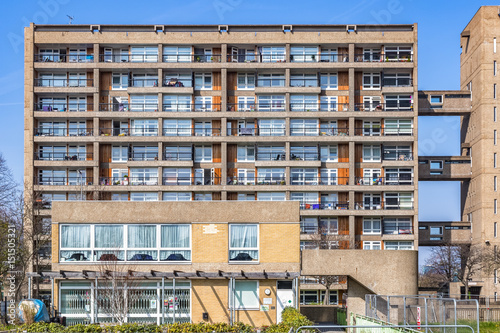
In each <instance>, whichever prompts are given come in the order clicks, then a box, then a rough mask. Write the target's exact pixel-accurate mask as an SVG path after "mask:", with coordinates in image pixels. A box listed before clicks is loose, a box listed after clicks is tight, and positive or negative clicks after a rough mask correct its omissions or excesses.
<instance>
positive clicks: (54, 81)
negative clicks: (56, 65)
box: [37, 73, 67, 87]
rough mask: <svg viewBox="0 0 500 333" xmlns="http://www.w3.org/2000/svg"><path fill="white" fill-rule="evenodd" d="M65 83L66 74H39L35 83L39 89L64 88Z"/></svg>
mask: <svg viewBox="0 0 500 333" xmlns="http://www.w3.org/2000/svg"><path fill="white" fill-rule="evenodd" d="M66 82H67V81H66V73H62V74H56V73H40V75H39V77H38V81H37V83H38V86H40V87H65V86H66Z"/></svg>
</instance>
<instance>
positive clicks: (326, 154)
mask: <svg viewBox="0 0 500 333" xmlns="http://www.w3.org/2000/svg"><path fill="white" fill-rule="evenodd" d="M320 156H321V161H322V162H338V160H339V159H338V147H337V145H334V146H320Z"/></svg>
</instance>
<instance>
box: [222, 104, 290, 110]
mask: <svg viewBox="0 0 500 333" xmlns="http://www.w3.org/2000/svg"><path fill="white" fill-rule="evenodd" d="M227 111H230V112H284V111H286V109H285V102H284V101H283V102H266V103H264V102H262V103H250V102H248V103H227Z"/></svg>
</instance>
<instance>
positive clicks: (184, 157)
mask: <svg viewBox="0 0 500 333" xmlns="http://www.w3.org/2000/svg"><path fill="white" fill-rule="evenodd" d="M163 160H164V161H192V160H193V153H191V152H164V153H163Z"/></svg>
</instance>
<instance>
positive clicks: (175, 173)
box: [163, 168, 191, 185]
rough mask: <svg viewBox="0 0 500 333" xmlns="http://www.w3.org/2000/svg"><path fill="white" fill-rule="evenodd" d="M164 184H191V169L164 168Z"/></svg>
mask: <svg viewBox="0 0 500 333" xmlns="http://www.w3.org/2000/svg"><path fill="white" fill-rule="evenodd" d="M163 185H191V169H189V168H163Z"/></svg>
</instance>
